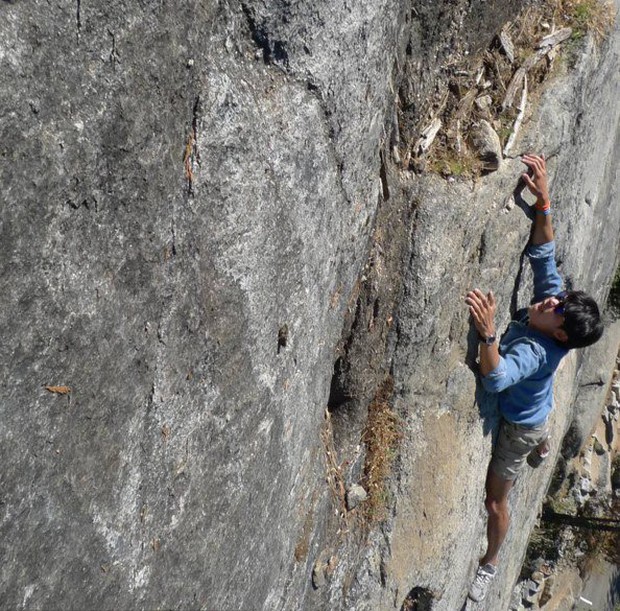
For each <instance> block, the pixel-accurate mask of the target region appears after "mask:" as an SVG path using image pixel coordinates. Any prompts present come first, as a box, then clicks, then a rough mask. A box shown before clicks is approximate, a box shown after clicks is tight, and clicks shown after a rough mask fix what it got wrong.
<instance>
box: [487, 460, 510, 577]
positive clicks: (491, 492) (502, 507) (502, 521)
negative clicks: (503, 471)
mask: <svg viewBox="0 0 620 611" xmlns="http://www.w3.org/2000/svg"><path fill="white" fill-rule="evenodd" d="M513 483H514V482H513V481H512V480H509V479H503V478H501V477H500V476H499V475H497V474H496V473H495V471H493V470H492V469H491V468H489V470H488V472H487V483H486V492H487V498H486V501H485V505H486V508H487V511H488V513H489V519H488V522H487V552H486V554H485V555H484V556H483V557H482V559H481V560H480V564H481V565H484V564H492V565H493V566H497V557H498V555H499V550H500V548H501V546H502V543H503V542H504V539H505V538H506V533H507V532H508V526H509V525H510V513H509V512H508V493H509V492H510V489H511V488H512V485H513Z"/></svg>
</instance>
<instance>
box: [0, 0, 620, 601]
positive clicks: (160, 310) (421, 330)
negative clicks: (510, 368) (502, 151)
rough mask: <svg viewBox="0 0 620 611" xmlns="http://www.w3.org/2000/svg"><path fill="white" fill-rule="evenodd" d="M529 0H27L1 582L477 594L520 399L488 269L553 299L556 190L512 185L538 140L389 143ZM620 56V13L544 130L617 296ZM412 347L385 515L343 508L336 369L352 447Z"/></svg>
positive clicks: (586, 264)
mask: <svg viewBox="0 0 620 611" xmlns="http://www.w3.org/2000/svg"><path fill="white" fill-rule="evenodd" d="M519 5H520V3H514V2H510V1H508V0H502V1H499V0H497V1H494V2H485V1H483V0H475V1H474V2H468V1H465V0H459V1H458V2H451V3H443V2H431V1H430V0H429V1H426V0H423V1H422V0H421V1H419V2H414V3H409V2H404V1H400V0H382V1H381V2H358V3H355V4H354V3H350V2H345V1H341V2H335V3H334V2H313V3H310V2H302V3H288V2H278V3H271V4H269V3H264V2H261V1H260V0H248V1H247V2H245V3H242V4H237V3H234V2H221V3H215V2H211V3H208V2H207V3H199V2H188V3H184V4H183V5H182V6H178V5H176V4H175V5H171V4H166V3H163V2H156V1H155V0H152V1H145V2H142V3H139V4H133V5H132V4H129V5H128V4H127V3H120V2H117V1H114V0H112V1H111V2H108V3H106V4H105V5H101V6H99V5H95V4H90V3H86V2H81V1H80V0H77V2H71V3H68V2H65V3H62V2H59V3H45V2H43V1H42V0H41V1H32V2H14V3H7V2H4V3H2V4H0V116H2V121H1V122H0V182H1V184H2V195H1V196H0V234H1V236H2V245H3V248H2V251H0V264H1V266H2V269H3V274H2V276H1V277H0V283H1V287H0V288H1V291H0V295H1V299H2V302H1V304H0V306H1V309H0V311H1V312H2V317H1V319H0V321H1V323H2V330H3V341H4V350H3V356H2V357H1V359H0V372H1V374H2V375H1V379H2V382H1V383H2V388H3V402H2V408H1V409H2V428H1V429H0V441H1V444H0V448H1V450H0V452H1V453H0V459H1V461H2V464H3V469H2V471H1V474H0V490H1V491H2V492H1V494H2V498H1V501H0V537H1V538H2V542H3V549H4V550H6V551H5V554H4V557H3V563H2V566H1V567H0V592H2V594H1V595H0V603H1V606H3V607H7V608H71V609H72V608H75V609H78V608H112V607H114V608H148V609H150V608H196V609H199V608H202V609H223V610H224V609H237V608H242V609H259V608H264V609H292V608H307V609H324V608H332V609H359V610H362V609H369V610H370V609H372V610H375V609H398V608H400V607H401V605H402V603H403V601H404V599H405V598H406V597H407V595H408V593H411V592H417V593H422V595H423V598H424V600H425V601H426V600H430V599H431V598H432V599H434V600H435V604H434V606H433V608H434V609H446V610H450V611H453V610H454V609H456V608H460V607H461V606H462V604H463V603H464V594H465V592H466V589H467V584H468V582H469V579H470V578H471V576H472V574H473V567H474V564H475V561H476V558H475V554H473V555H472V550H477V549H478V548H479V547H480V545H481V542H482V539H483V508H482V503H481V501H482V488H483V481H484V474H485V470H486V464H487V461H488V458H489V454H490V447H491V435H492V431H493V430H494V425H495V423H496V414H495V412H494V410H493V406H492V405H491V404H490V403H489V402H488V401H487V400H486V399H485V398H484V397H483V396H482V395H481V394H480V392H479V389H477V387H476V378H475V375H474V372H473V371H472V369H473V368H474V365H473V356H474V352H475V348H476V342H475V339H474V336H473V333H472V331H471V328H470V326H469V321H468V319H467V315H466V311H465V308H464V306H463V303H462V296H463V294H464V292H465V290H466V289H467V288H470V287H472V286H474V285H480V286H482V287H483V288H493V289H494V290H495V292H496V294H497V295H498V298H499V301H500V315H499V318H500V321H499V323H500V326H501V327H503V326H505V323H506V322H507V321H508V319H509V310H510V308H513V309H514V307H516V305H517V304H523V303H525V302H526V300H527V291H528V289H529V278H528V272H527V269H523V270H522V269H521V262H520V259H519V255H520V253H521V251H522V249H523V246H524V244H525V241H526V239H527V234H528V230H529V220H528V218H527V216H526V215H525V214H524V210H523V209H522V208H521V207H520V206H513V207H512V208H511V209H507V208H506V206H505V204H506V201H507V198H508V197H509V196H510V194H511V193H512V191H513V189H514V186H515V181H516V178H517V177H518V175H519V172H520V171H521V165H520V163H519V162H518V161H517V160H507V161H506V162H505V163H503V164H502V168H501V170H500V171H499V172H497V173H496V174H494V175H493V176H491V177H487V178H484V179H482V180H481V181H480V182H479V183H478V184H476V185H473V186H472V185H468V184H453V185H449V184H447V183H445V182H444V181H442V180H441V179H439V178H436V177H429V176H423V177H417V176H414V175H412V174H411V173H409V172H405V171H402V170H401V169H400V168H399V167H398V165H397V164H396V163H394V160H393V159H392V158H391V157H390V148H389V143H390V138H391V132H392V131H393V127H394V107H395V99H396V96H397V95H398V97H399V99H400V101H401V105H402V106H401V111H402V112H401V115H400V120H401V128H402V134H401V139H402V141H403V142H408V141H410V140H414V135H415V130H416V125H417V124H418V123H420V122H421V121H422V120H423V118H424V117H423V112H424V109H425V104H426V103H427V98H428V97H429V95H430V93H431V92H432V91H434V89H435V88H437V87H441V86H443V85H444V81H443V80H442V70H441V68H442V66H443V65H444V64H445V63H446V62H447V61H448V60H449V57H450V54H451V53H453V52H454V51H455V49H457V48H458V49H459V50H460V51H464V50H467V51H468V52H471V53H474V52H477V51H480V50H481V49H483V48H485V47H486V46H487V45H488V44H489V42H490V40H491V37H492V35H493V34H494V33H495V32H497V31H498V29H499V28H500V27H501V25H503V23H505V21H506V20H507V19H509V18H510V17H511V16H513V15H514V13H515V12H516V10H518V8H519ZM412 9H415V10H413V11H412ZM617 62H618V35H617V34H616V35H615V38H614V39H613V41H612V43H610V44H608V45H607V46H606V47H605V48H604V49H603V50H602V51H601V52H600V53H595V52H594V51H593V50H592V49H590V51H589V53H588V54H587V55H586V56H585V58H584V59H583V60H582V61H581V63H579V65H578V68H577V71H576V72H574V73H571V74H570V75H568V76H566V77H564V78H562V79H560V80H559V81H557V82H555V84H554V86H553V88H552V89H550V90H549V93H548V95H547V96H546V97H545V98H544V99H543V101H542V106H541V108H540V110H539V111H538V112H537V113H536V114H535V116H534V117H533V118H532V120H531V122H530V124H529V125H525V126H524V128H523V134H522V136H521V137H522V139H523V141H522V142H520V143H517V148H519V150H520V151H525V150H529V149H532V148H533V149H536V150H543V151H545V152H547V153H548V154H552V153H553V154H554V155H555V157H554V158H553V159H552V160H551V162H550V175H551V178H552V192H553V198H554V202H555V204H556V210H557V214H556V223H557V227H558V240H559V254H560V259H561V262H562V270H563V271H564V273H566V274H567V276H569V277H570V279H571V280H572V281H573V282H574V284H575V285H580V286H582V287H584V288H586V289H588V290H591V291H593V292H594V293H595V295H596V296H597V297H598V298H599V299H601V300H602V299H604V298H605V296H606V292H607V290H608V288H609V279H610V278H611V276H612V273H613V270H614V269H615V265H616V263H617V253H618V240H619V227H620V209H619V208H618V206H617V204H616V202H617V189H618V182H617V163H616V160H617V158H618V153H619V152H620V151H619V148H620V146H619V141H618V127H617V126H618V113H619V112H620V109H619V108H618V106H617V99H618V98H619V95H618V94H619V92H618V82H617V79H614V78H612V77H613V76H614V75H615V74H616V72H615V71H616V68H617ZM601 116H605V117H606V121H605V123H604V124H602V123H601V120H600V118H601ZM369 252H370V257H368V254H369ZM403 278H404V283H402V281H403ZM401 286H402V287H403V288H402V290H401V289H400V287H401ZM399 304H400V305H399ZM343 330H344V331H343ZM339 356H342V357H343V361H342V363H343V365H342V368H343V369H342V372H343V376H342V377H343V379H342V380H338V376H334V378H336V382H337V383H336V384H335V385H334V384H332V376H333V373H334V361H336V359H337V358H338V357H339ZM585 358H586V357H584V359H585ZM587 358H589V357H587ZM580 361H581V359H580V358H578V357H577V356H576V355H573V356H571V358H569V359H567V360H566V362H565V363H564V365H563V367H562V370H561V372H560V375H559V379H558V388H557V398H558V406H559V409H558V410H556V413H555V416H554V418H555V420H554V426H555V428H556V429H557V430H558V431H564V430H566V428H567V427H568V424H569V422H570V420H571V414H570V405H571V402H572V399H573V397H574V394H575V386H576V384H578V382H574V381H575V379H576V375H577V372H578V370H579V367H580ZM388 372H391V373H392V375H393V378H394V382H395V389H396V392H395V395H394V398H393V403H394V405H393V407H394V409H396V410H397V411H398V412H399V413H400V414H401V416H402V417H403V419H404V422H405V424H406V426H405V433H406V434H405V439H404V442H403V445H402V448H401V452H400V456H399V458H398V470H397V474H396V477H395V479H394V481H393V487H392V493H393V495H392V497H391V498H392V499H393V503H392V504H391V506H390V508H389V509H390V518H389V519H388V520H387V521H386V523H385V524H383V525H382V526H381V527H377V528H375V529H373V530H372V531H371V532H370V534H369V535H368V538H367V539H365V538H364V537H363V536H362V535H361V534H360V533H363V529H362V528H361V527H359V525H358V524H357V523H356V522H355V521H354V520H351V521H349V522H347V523H346V524H343V523H341V522H339V521H338V519H336V518H334V506H336V507H337V506H338V501H337V500H336V501H334V500H333V499H332V497H331V495H330V490H329V488H328V486H326V484H325V479H326V471H325V461H324V458H325V448H324V437H325V436H324V435H322V432H323V433H324V432H325V425H324V420H323V415H324V411H325V408H326V406H327V404H328V402H330V394H333V393H330V391H333V390H334V386H335V387H336V390H337V391H338V392H340V393H341V394H342V395H343V397H344V399H343V400H342V401H341V402H340V403H339V405H341V406H342V405H345V407H346V409H344V410H341V411H340V416H337V414H336V412H337V411H338V410H336V409H334V410H333V411H334V414H333V419H334V421H335V422H334V429H337V428H338V426H340V428H341V429H347V427H348V428H349V432H348V434H345V435H344V436H341V437H342V439H340V441H339V438H338V435H336V442H337V445H338V447H337V448H336V449H337V451H338V453H339V454H346V453H347V452H349V451H353V450H355V447H356V444H359V433H360V431H361V429H362V427H363V425H364V421H365V407H366V406H367V404H368V402H369V401H370V399H371V398H372V396H373V393H374V392H375V390H376V388H377V386H378V382H379V381H380V380H382V379H383V377H384V376H385V375H386V374H387V373H388ZM356 381H357V382H359V383H356ZM46 385H56V386H58V385H66V386H68V387H70V388H71V392H70V394H68V395H57V394H54V393H51V392H49V391H47V390H46V389H45V386H46ZM352 389H353V390H352ZM338 392H337V393H335V394H338ZM476 397H477V401H476ZM337 420H340V423H337V422H336V421H337ZM349 424H350V427H349V426H348V425H349ZM558 439H559V436H558ZM345 442H346V443H345ZM352 449H353V450H352ZM557 452H558V446H556V447H554V448H553V453H554V454H553V455H554V456H556V455H557ZM362 458H363V455H362V454H359V456H358V458H356V459H354V460H352V465H353V466H352V467H351V468H352V469H354V468H355V469H358V470H359V469H360V468H361V467H360V461H361V460H362ZM551 468H552V467H551V461H549V464H548V465H547V466H546V467H543V468H542V469H540V470H538V472H536V473H529V474H527V475H525V476H524V477H523V478H522V479H521V480H520V481H519V483H518V485H517V487H516V490H515V493H514V494H513V496H512V501H511V502H512V506H513V515H514V527H513V529H512V530H511V533H510V536H509V539H508V541H507V545H506V548H505V552H504V559H505V564H504V569H503V571H502V577H501V578H500V579H498V580H497V582H496V584H495V586H494V590H493V593H492V596H491V597H490V598H489V601H488V603H487V604H486V606H485V607H484V608H486V609H497V608H502V607H504V606H506V604H507V601H508V600H509V598H510V592H511V591H512V587H513V585H514V581H515V579H516V576H517V574H518V569H519V565H520V558H521V557H522V555H523V553H524V551H525V544H526V540H527V535H528V533H529V531H530V530H531V527H532V525H533V523H534V520H535V517H536V516H535V511H532V507H536V506H537V505H538V504H539V503H540V500H541V498H542V495H543V493H544V489H545V487H546V485H547V483H548V479H549V475H550V472H551ZM350 475H351V473H345V477H350ZM317 563H318V564H317ZM314 566H321V567H324V573H323V572H322V574H324V576H325V582H324V583H323V582H322V586H321V588H320V589H319V590H317V591H314V590H313V589H312V572H313V571H312V569H313V567H314ZM429 604H430V603H429Z"/></svg>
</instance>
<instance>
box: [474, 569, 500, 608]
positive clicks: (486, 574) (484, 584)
mask: <svg viewBox="0 0 620 611" xmlns="http://www.w3.org/2000/svg"><path fill="white" fill-rule="evenodd" d="M496 571H497V569H496V568H495V567H494V566H493V565H492V564H485V565H484V566H479V567H478V570H477V571H476V578H475V579H474V582H473V583H472V584H471V587H470V588H469V598H471V599H472V600H473V601H474V602H477V603H479V602H481V601H483V600H484V599H485V597H486V595H487V592H488V590H489V586H490V585H491V582H492V581H493V579H494V578H495V573H496Z"/></svg>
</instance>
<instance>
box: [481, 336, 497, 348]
mask: <svg viewBox="0 0 620 611" xmlns="http://www.w3.org/2000/svg"><path fill="white" fill-rule="evenodd" d="M478 337H479V339H480V341H481V342H482V343H483V344H486V345H487V346H491V345H492V344H494V343H495V340H496V339H497V338H496V337H495V335H489V337H484V335H480V333H478Z"/></svg>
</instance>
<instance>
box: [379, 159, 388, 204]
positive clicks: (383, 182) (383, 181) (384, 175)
mask: <svg viewBox="0 0 620 611" xmlns="http://www.w3.org/2000/svg"><path fill="white" fill-rule="evenodd" d="M380 157H381V167H380V170H379V176H380V178H381V189H382V191H383V201H387V200H388V199H390V188H389V186H388V179H387V170H386V169H385V159H384V158H383V151H381V155H380Z"/></svg>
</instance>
